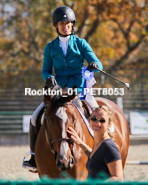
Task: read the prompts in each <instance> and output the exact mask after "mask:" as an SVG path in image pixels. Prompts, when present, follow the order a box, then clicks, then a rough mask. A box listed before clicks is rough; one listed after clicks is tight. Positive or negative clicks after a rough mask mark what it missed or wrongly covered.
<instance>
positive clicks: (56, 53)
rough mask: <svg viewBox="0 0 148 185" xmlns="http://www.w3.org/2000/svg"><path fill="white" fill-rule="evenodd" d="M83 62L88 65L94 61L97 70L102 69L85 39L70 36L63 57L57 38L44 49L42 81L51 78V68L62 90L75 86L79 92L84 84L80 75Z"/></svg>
mask: <svg viewBox="0 0 148 185" xmlns="http://www.w3.org/2000/svg"><path fill="white" fill-rule="evenodd" d="M84 60H86V61H87V63H88V64H89V63H90V62H92V61H94V62H96V63H97V64H98V67H99V69H101V70H102V69H103V66H102V63H101V62H100V61H99V59H98V58H97V57H96V55H95V53H94V52H93V50H92V48H91V47H90V45H89V44H88V43H87V42H86V40H85V39H80V38H79V37H76V36H74V35H71V36H70V39H69V43H68V49H67V54H66V56H64V53H63V51H62V48H61V45H60V43H59V37H57V38H56V39H55V40H53V41H52V42H49V43H48V44H47V45H46V47H45V49H44V59H43V67H42V76H43V79H44V80H45V81H46V80H47V78H48V77H50V76H52V67H54V71H55V74H56V77H55V79H56V81H57V83H58V84H59V85H60V86H61V87H62V88H64V87H65V85H66V84H67V85H68V87H70V88H72V87H73V86H74V85H76V86H77V87H78V92H81V91H82V87H83V84H84V78H83V77H82V73H81V71H82V69H83V67H84ZM94 71H95V70H94ZM95 72H98V71H95Z"/></svg>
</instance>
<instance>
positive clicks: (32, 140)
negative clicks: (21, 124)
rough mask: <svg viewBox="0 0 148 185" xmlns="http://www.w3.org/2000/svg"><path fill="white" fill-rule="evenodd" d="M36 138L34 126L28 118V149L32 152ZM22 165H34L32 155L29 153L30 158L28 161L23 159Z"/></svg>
mask: <svg viewBox="0 0 148 185" xmlns="http://www.w3.org/2000/svg"><path fill="white" fill-rule="evenodd" d="M36 138H37V134H36V130H35V126H33V125H32V123H31V120H30V128H29V145H30V150H31V151H32V152H34V147H35V142H36ZM23 165H25V166H29V167H36V163H35V158H34V155H31V159H30V160H29V161H24V163H23Z"/></svg>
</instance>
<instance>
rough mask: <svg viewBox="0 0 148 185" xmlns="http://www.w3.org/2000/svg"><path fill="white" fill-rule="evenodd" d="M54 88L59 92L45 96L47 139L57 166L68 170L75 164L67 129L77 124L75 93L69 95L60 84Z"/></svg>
mask: <svg viewBox="0 0 148 185" xmlns="http://www.w3.org/2000/svg"><path fill="white" fill-rule="evenodd" d="M52 90H54V91H55V90H56V91H57V94H56V95H50V96H45V97H44V100H45V102H47V103H46V112H45V121H44V123H45V128H47V129H46V139H47V140H48V143H49V145H50V146H49V147H50V148H51V150H52V152H53V153H54V154H55V161H56V164H57V167H58V168H59V169H60V170H68V169H71V168H72V167H73V165H74V157H73V142H72V140H71V139H70V138H69V136H68V133H67V132H66V130H67V129H68V127H69V126H71V127H74V124H75V116H74V114H73V112H74V107H73V104H72V103H71V102H70V101H71V100H72V99H74V97H75V94H73V93H71V94H72V95H68V94H67V93H64V92H63V91H62V89H61V88H60V87H59V86H56V87H54V88H53V89H52ZM59 90H60V91H61V92H60V91H59ZM51 94H53V93H51ZM54 94H55V92H54Z"/></svg>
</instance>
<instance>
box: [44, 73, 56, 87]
mask: <svg viewBox="0 0 148 185" xmlns="http://www.w3.org/2000/svg"><path fill="white" fill-rule="evenodd" d="M46 85H47V86H48V87H53V86H55V85H57V82H56V80H55V78H54V77H53V76H50V77H48V78H47V80H46Z"/></svg>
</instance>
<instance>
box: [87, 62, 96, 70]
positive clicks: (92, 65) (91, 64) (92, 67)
mask: <svg viewBox="0 0 148 185" xmlns="http://www.w3.org/2000/svg"><path fill="white" fill-rule="evenodd" d="M90 69H98V64H97V63H96V62H91V63H90V64H89V65H88V70H90Z"/></svg>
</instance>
